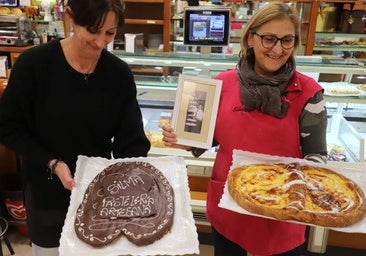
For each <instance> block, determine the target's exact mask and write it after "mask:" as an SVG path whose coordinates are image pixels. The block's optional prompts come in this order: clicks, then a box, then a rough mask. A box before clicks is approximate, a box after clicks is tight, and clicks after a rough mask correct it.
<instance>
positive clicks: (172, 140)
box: [160, 124, 191, 150]
mask: <svg viewBox="0 0 366 256" xmlns="http://www.w3.org/2000/svg"><path fill="white" fill-rule="evenodd" d="M160 128H161V129H162V130H163V132H162V133H163V141H164V145H165V146H167V147H173V148H180V149H184V150H189V149H190V148H191V147H190V146H185V145H180V144H177V142H178V140H177V135H176V134H175V132H174V129H173V128H172V127H171V126H170V125H169V124H164V125H162V126H161V127H160Z"/></svg>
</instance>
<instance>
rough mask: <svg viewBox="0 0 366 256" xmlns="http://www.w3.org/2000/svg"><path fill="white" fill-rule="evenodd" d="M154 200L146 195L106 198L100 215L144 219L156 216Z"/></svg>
mask: <svg viewBox="0 0 366 256" xmlns="http://www.w3.org/2000/svg"><path fill="white" fill-rule="evenodd" d="M154 203H155V201H154V198H152V197H151V196H149V195H148V194H146V193H144V194H141V195H138V196H130V195H126V196H119V197H112V196H109V197H105V198H103V201H102V207H101V209H100V212H99V215H100V216H101V217H109V218H122V217H123V218H126V217H128V218H129V217H143V216H150V215H152V214H154V211H153V210H154V208H153V205H154Z"/></svg>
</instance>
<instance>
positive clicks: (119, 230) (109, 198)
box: [74, 162, 174, 247]
mask: <svg viewBox="0 0 366 256" xmlns="http://www.w3.org/2000/svg"><path fill="white" fill-rule="evenodd" d="M173 217H174V191H173V189H172V187H171V185H170V184H169V181H168V180H167V179H166V178H165V176H164V175H163V173H161V172H160V171H159V170H158V169H157V168H155V167H154V166H153V165H151V164H149V163H147V162H118V163H115V164H112V165H110V166H108V167H107V168H105V169H104V170H103V171H102V172H101V173H99V174H98V175H97V176H96V177H95V178H94V179H93V181H92V182H91V183H90V184H89V186H88V188H87V189H86V191H85V194H84V197H83V201H82V202H81V204H80V205H79V207H78V210H77V213H76V217H75V224H74V226H75V232H76V235H77V236H78V237H79V239H81V240H83V241H84V242H86V243H88V244H90V245H92V246H95V247H102V246H105V245H107V244H110V243H111V242H113V241H114V240H115V239H117V238H119V237H120V236H122V235H125V236H126V237H127V239H128V240H129V241H131V242H132V243H134V244H136V245H139V246H142V245H148V244H151V243H153V242H154V241H155V240H157V239H160V238H161V237H162V236H164V235H165V234H166V233H167V232H169V230H170V228H171V226H172V224H173Z"/></svg>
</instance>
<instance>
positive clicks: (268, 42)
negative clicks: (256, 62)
mask: <svg viewBox="0 0 366 256" xmlns="http://www.w3.org/2000/svg"><path fill="white" fill-rule="evenodd" d="M252 34H253V35H256V36H259V37H260V38H261V43H262V46H263V47H264V48H266V49H271V48H273V47H274V46H275V45H276V44H277V42H278V41H280V42H281V46H282V48H283V49H287V50H288V49H291V48H293V47H294V46H295V42H296V40H297V36H284V37H281V38H278V37H277V36H275V35H260V34H258V33H257V32H252Z"/></svg>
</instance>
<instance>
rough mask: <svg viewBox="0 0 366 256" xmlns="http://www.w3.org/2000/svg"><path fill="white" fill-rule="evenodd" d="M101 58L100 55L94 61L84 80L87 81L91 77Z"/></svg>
mask: <svg viewBox="0 0 366 256" xmlns="http://www.w3.org/2000/svg"><path fill="white" fill-rule="evenodd" d="M98 60H99V56H98V58H96V60H95V61H94V63H93V64H92V65H91V66H90V68H89V71H88V72H87V73H84V74H83V75H84V81H87V80H88V79H89V77H90V76H91V74H92V73H93V71H94V69H95V67H96V66H97V63H98Z"/></svg>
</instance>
